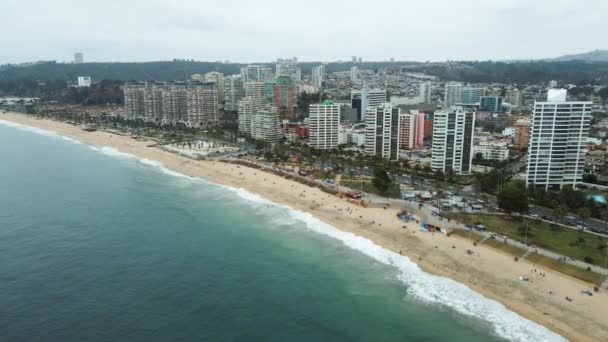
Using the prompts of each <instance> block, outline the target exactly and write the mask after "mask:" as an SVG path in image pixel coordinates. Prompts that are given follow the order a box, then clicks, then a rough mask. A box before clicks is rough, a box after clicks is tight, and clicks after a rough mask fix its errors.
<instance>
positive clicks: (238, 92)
mask: <svg viewBox="0 0 608 342" xmlns="http://www.w3.org/2000/svg"><path fill="white" fill-rule="evenodd" d="M243 97H245V88H244V85H243V80H242V79H241V76H240V75H233V76H228V77H226V78H225V79H224V109H225V110H226V111H231V112H235V111H237V110H238V102H239V100H240V99H242V98H243Z"/></svg>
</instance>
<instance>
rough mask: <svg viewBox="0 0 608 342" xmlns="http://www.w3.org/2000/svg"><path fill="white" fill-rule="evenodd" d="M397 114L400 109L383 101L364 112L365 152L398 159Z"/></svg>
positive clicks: (389, 158)
mask: <svg viewBox="0 0 608 342" xmlns="http://www.w3.org/2000/svg"><path fill="white" fill-rule="evenodd" d="M399 114H401V109H399V108H397V107H393V106H392V105H391V104H390V103H385V104H384V105H382V106H380V107H370V108H368V109H367V113H366V114H365V124H366V125H365V126H366V127H365V153H367V154H370V155H375V156H379V157H382V158H384V159H388V160H398V159H399V150H400V149H399Z"/></svg>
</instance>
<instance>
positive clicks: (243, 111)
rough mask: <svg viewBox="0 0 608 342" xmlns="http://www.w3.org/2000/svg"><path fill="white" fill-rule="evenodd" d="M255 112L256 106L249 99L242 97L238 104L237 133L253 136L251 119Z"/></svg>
mask: <svg viewBox="0 0 608 342" xmlns="http://www.w3.org/2000/svg"><path fill="white" fill-rule="evenodd" d="M256 112H257V108H256V104H255V102H254V101H253V99H252V98H251V97H248V96H246V97H244V98H242V99H240V100H239V102H238V123H239V124H238V130H239V133H243V134H253V117H254V115H255V113H256Z"/></svg>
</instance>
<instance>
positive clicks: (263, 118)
mask: <svg viewBox="0 0 608 342" xmlns="http://www.w3.org/2000/svg"><path fill="white" fill-rule="evenodd" d="M252 136H253V138H254V139H258V140H263V141H267V142H276V141H278V140H279V139H281V122H280V120H279V113H277V112H274V111H259V112H256V113H255V115H254V116H253V130H252Z"/></svg>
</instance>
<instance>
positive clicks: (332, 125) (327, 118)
mask: <svg viewBox="0 0 608 342" xmlns="http://www.w3.org/2000/svg"><path fill="white" fill-rule="evenodd" d="M308 125H309V128H310V139H309V145H310V146H311V147H314V148H316V149H321V150H330V149H333V148H336V147H338V129H339V128H340V105H339V104H334V103H333V102H332V101H325V102H324V103H319V104H311V105H310V116H309V117H308Z"/></svg>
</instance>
